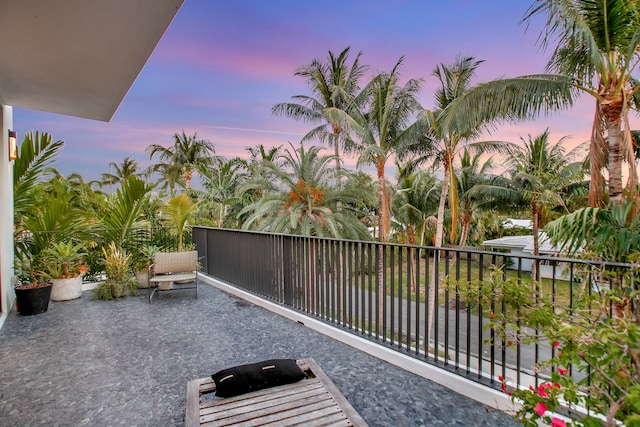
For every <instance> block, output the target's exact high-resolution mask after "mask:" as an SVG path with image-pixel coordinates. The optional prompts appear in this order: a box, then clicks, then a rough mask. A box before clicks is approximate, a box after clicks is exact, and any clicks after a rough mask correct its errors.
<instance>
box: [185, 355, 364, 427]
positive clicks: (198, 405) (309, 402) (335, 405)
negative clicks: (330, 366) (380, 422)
mask: <svg viewBox="0 0 640 427" xmlns="http://www.w3.org/2000/svg"><path fill="white" fill-rule="evenodd" d="M297 363H298V366H300V367H301V369H302V370H303V371H305V372H306V373H307V375H308V377H309V378H308V379H306V380H302V381H299V382H297V383H294V384H288V385H284V386H279V387H273V388H269V389H265V390H260V391H256V392H253V393H247V394H244V395H241V396H236V397H233V398H226V399H218V398H215V399H212V400H209V401H206V402H204V401H202V399H201V398H200V397H201V395H202V394H208V393H212V392H213V391H215V383H214V382H213V380H212V379H211V378H210V377H209V378H202V379H200V380H193V381H189V383H188V384H187V414H186V416H185V425H186V426H187V427H193V426H198V425H208V426H227V425H228V426H231V425H232V426H236V427H254V426H261V425H275V424H277V425H278V426H318V427H319V426H326V427H329V426H335V427H347V426H366V425H367V424H366V423H365V421H364V420H363V419H362V417H361V416H360V415H359V414H358V413H357V412H356V411H355V409H353V407H352V406H351V404H349V402H348V401H347V400H346V399H345V397H344V396H343V395H342V393H340V391H339V390H338V388H337V387H336V386H335V385H334V384H333V382H331V380H330V379H329V377H327V375H326V374H325V373H324V372H323V371H322V369H321V368H320V367H319V366H318V365H317V364H316V363H315V361H314V360H313V359H311V358H307V359H301V360H298V361H297ZM196 387H197V389H196ZM194 389H195V391H194ZM194 396H195V397H194ZM194 402H195V403H194Z"/></svg>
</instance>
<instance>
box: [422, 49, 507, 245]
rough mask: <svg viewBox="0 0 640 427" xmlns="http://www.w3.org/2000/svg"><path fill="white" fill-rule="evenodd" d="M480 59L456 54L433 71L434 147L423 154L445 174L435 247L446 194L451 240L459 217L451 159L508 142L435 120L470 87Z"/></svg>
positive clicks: (499, 147) (441, 234)
mask: <svg viewBox="0 0 640 427" xmlns="http://www.w3.org/2000/svg"><path fill="white" fill-rule="evenodd" d="M482 62H483V61H476V60H475V58H474V57H471V56H468V57H462V56H459V57H457V58H456V60H455V61H454V62H453V64H451V65H445V64H440V65H439V66H438V67H436V68H435V70H434V71H433V75H434V76H436V77H437V78H438V81H439V82H440V87H439V88H438V90H437V91H436V93H435V101H436V106H437V108H438V109H437V110H436V111H434V112H433V113H430V115H432V116H433V117H434V118H435V120H434V121H433V124H432V128H431V131H432V134H433V135H432V136H433V141H432V143H434V144H433V147H432V149H431V150H432V152H431V153H427V155H426V156H423V158H429V157H433V158H435V163H436V164H439V165H441V166H442V169H443V172H444V177H443V180H442V193H441V194H440V203H439V205H438V222H437V225H436V242H435V246H436V247H441V246H442V242H443V238H444V217H445V205H446V202H447V197H448V198H449V210H450V212H451V229H450V231H449V236H450V239H451V243H453V241H454V239H455V231H456V226H457V221H458V219H457V218H458V185H457V176H456V174H455V171H454V169H453V162H454V160H455V158H456V156H458V154H459V153H460V152H461V151H462V150H463V149H465V150H469V151H472V152H473V153H474V154H477V153H485V152H488V151H498V152H499V151H504V150H505V149H506V146H507V145H508V144H507V143H504V142H497V141H482V142H473V141H472V140H473V138H475V137H477V136H478V134H479V130H480V129H479V128H477V127H476V128H474V127H470V126H466V125H465V126H457V123H452V122H448V121H443V120H438V118H439V116H441V115H443V114H445V113H446V111H447V109H448V108H450V106H451V105H453V104H455V102H456V100H457V99H458V98H460V97H462V96H463V95H464V94H465V93H466V92H468V91H469V90H470V88H471V79H472V78H473V77H474V76H475V73H476V69H477V68H478V66H479V65H480V64H481V63H482Z"/></svg>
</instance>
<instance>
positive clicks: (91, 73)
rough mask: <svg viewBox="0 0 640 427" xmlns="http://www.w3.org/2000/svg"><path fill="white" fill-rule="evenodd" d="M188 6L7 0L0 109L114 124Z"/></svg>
mask: <svg viewBox="0 0 640 427" xmlns="http://www.w3.org/2000/svg"><path fill="white" fill-rule="evenodd" d="M182 3H183V0H54V1H45V0H3V1H2V2H1V3H0V103H1V104H2V105H11V106H14V107H20V108H27V109H34V110H41V111H48V112H53V113H60V114H66V115H70V116H77V117H84V118H89V119H96V120H103V121H109V120H110V119H111V117H112V116H113V115H114V114H115V112H116V110H117V108H118V106H119V105H120V103H121V102H122V100H123V99H124V97H125V95H126V94H127V92H128V91H129V88H130V87H131V85H132V84H133V82H134V81H135V79H136V77H137V76H138V74H139V73H140V71H141V70H142V68H143V67H144V64H145V63H146V62H147V60H148V59H149V56H150V55H151V53H152V52H153V50H154V48H155V47H156V45H157V44H158V42H159V41H160V39H161V37H162V35H163V34H164V32H165V31H166V29H167V27H168V26H169V24H170V23H171V21H172V20H173V18H174V17H175V15H176V13H177V12H178V10H179V9H180V6H181V5H182Z"/></svg>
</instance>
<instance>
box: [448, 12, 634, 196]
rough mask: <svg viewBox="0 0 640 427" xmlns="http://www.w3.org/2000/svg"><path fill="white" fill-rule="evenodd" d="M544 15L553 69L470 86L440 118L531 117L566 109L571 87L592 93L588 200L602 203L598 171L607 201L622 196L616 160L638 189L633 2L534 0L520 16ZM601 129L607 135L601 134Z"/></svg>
mask: <svg viewBox="0 0 640 427" xmlns="http://www.w3.org/2000/svg"><path fill="white" fill-rule="evenodd" d="M539 14H546V23H547V25H546V30H544V31H543V33H542V34H541V40H542V45H543V47H546V46H547V45H548V43H549V42H550V41H552V40H557V41H558V44H557V47H556V48H555V50H554V52H553V54H552V56H551V59H550V61H549V64H548V67H547V68H548V70H549V71H551V72H554V73H555V74H539V75H530V76H523V77H517V78H510V79H499V80H494V81H491V82H488V83H485V84H482V85H478V86H476V88H474V90H471V91H469V92H467V94H466V95H465V96H463V97H461V98H460V99H459V100H458V101H457V102H456V103H455V105H451V106H450V108H449V109H448V110H449V111H447V114H445V115H444V116H443V117H442V119H441V120H442V121H444V122H447V123H451V124H456V125H460V126H469V127H472V128H477V127H478V126H483V125H484V126H487V124H488V123H494V122H495V121H496V120H507V121H517V120H521V119H531V118H533V117H535V116H537V115H538V114H539V113H548V112H550V111H553V110H557V109H564V108H568V107H570V106H571V105H572V104H573V100H574V98H575V96H576V95H577V94H578V93H585V94H588V95H589V96H592V97H593V98H594V99H595V101H596V113H595V116H594V122H593V126H592V137H591V148H590V152H591V153H590V154H591V188H590V195H589V204H590V205H591V206H602V204H603V200H604V197H603V196H604V195H603V192H602V191H601V188H602V187H603V185H602V181H603V180H602V175H601V173H600V171H601V170H602V169H604V168H605V164H606V167H607V169H608V176H609V181H608V193H609V201H610V203H619V202H620V201H621V200H622V195H623V193H622V163H623V161H624V160H626V161H627V162H628V163H629V166H630V167H629V171H628V175H629V180H628V182H627V189H628V190H629V192H630V193H631V194H632V195H635V194H636V193H637V189H636V186H637V182H638V181H637V171H636V165H635V161H634V156H633V147H632V144H631V139H632V138H631V133H630V129H629V122H628V115H629V110H630V109H632V108H634V107H635V105H636V101H637V98H638V90H639V89H640V85H638V84H637V81H636V79H635V78H634V76H633V73H634V72H636V71H637V69H638V66H639V65H640V55H638V48H639V47H640V2H639V1H638V0H607V1H601V0H598V1H593V0H535V1H534V2H533V5H532V6H531V7H530V9H529V11H528V12H527V14H526V16H525V18H524V21H527V20H530V19H532V18H533V17H535V16H537V15H539ZM605 132H606V137H605Z"/></svg>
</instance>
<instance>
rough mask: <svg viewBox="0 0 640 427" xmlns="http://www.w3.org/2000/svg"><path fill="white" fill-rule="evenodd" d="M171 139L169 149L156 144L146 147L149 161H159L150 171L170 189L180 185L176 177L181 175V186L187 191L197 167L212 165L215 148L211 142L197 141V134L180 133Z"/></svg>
mask: <svg viewBox="0 0 640 427" xmlns="http://www.w3.org/2000/svg"><path fill="white" fill-rule="evenodd" d="M173 138H174V142H173V146H171V147H170V148H167V147H163V146H162V145H158V144H152V145H150V146H149V147H147V149H146V151H147V152H148V153H149V159H153V158H154V157H158V160H159V161H160V163H158V164H156V165H153V166H152V167H151V170H152V171H154V172H160V173H161V174H162V175H163V177H164V178H165V180H166V181H168V182H170V185H171V188H173V186H174V185H175V184H176V183H180V182H179V181H178V176H179V175H182V181H183V182H182V184H183V185H184V187H185V188H186V189H189V188H190V183H191V178H192V176H193V171H194V170H196V167H197V165H204V166H210V165H211V164H212V162H213V159H212V157H213V155H214V154H215V147H214V145H213V144H212V143H211V142H209V141H207V140H203V139H199V138H198V134H197V133H194V134H193V135H190V136H187V135H186V134H185V132H184V131H182V134H178V133H176V134H174V135H173Z"/></svg>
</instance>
